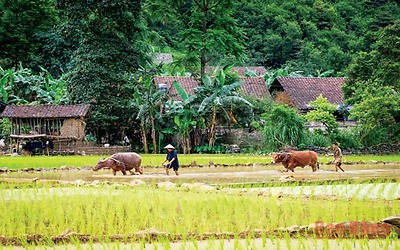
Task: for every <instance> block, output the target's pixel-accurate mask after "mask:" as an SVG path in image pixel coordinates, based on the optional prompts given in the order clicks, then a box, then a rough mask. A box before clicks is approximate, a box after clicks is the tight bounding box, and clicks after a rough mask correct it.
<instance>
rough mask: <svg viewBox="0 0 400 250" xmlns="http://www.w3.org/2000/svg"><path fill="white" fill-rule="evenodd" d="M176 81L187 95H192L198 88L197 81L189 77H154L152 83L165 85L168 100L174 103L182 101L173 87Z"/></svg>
mask: <svg viewBox="0 0 400 250" xmlns="http://www.w3.org/2000/svg"><path fill="white" fill-rule="evenodd" d="M175 81H177V82H179V84H180V85H181V86H182V88H183V89H184V90H185V91H186V93H188V94H189V95H193V94H194V89H195V88H196V87H197V86H198V84H197V81H196V79H195V78H194V77H191V76H155V77H154V83H155V84H166V85H167V92H168V94H169V96H170V98H172V99H174V100H175V101H182V99H181V97H180V96H179V94H178V92H177V91H176V89H175V88H174V86H173V83H174V82H175Z"/></svg>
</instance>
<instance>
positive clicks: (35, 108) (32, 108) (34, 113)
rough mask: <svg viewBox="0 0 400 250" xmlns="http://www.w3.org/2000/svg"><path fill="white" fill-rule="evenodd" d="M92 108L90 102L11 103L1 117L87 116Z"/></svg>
mask: <svg viewBox="0 0 400 250" xmlns="http://www.w3.org/2000/svg"><path fill="white" fill-rule="evenodd" d="M89 110H90V105H89V104H79V105H18V106H17V105H10V106H7V107H6V108H5V109H4V111H3V113H1V117H7V118H71V117H85V116H87V115H88V113H89Z"/></svg>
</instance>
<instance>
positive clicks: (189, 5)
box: [0, 0, 400, 152]
mask: <svg viewBox="0 0 400 250" xmlns="http://www.w3.org/2000/svg"><path fill="white" fill-rule="evenodd" d="M398 20H400V4H399V2H398V1H395V0H386V1H382V0H361V1H350V0H342V1H330V0H316V1H314V0H313V1H311V0H301V1H295V0H287V1H278V0H268V1H266V0H250V1H245V2H237V1H232V0H210V1H193V0H178V1H175V0H174V1H173V0H152V1H150V0H135V1H128V0H122V1H120V0H118V1H117V0H57V1H56V0H37V1H26V0H16V1H10V0H0V43H1V44H2V46H1V48H0V67H1V72H0V77H1V82H0V84H1V86H0V94H1V98H2V101H3V102H6V103H8V104H24V103H31V104H35V103H55V104H63V103H69V104H75V103H89V104H91V105H92V112H91V113H92V117H91V118H90V120H89V122H88V124H87V129H88V131H87V133H88V134H89V133H90V135H89V136H91V137H93V136H94V137H96V138H97V141H98V142H109V143H118V142H119V141H121V140H122V138H123V137H124V136H125V135H128V137H130V139H131V141H134V145H132V146H133V148H134V149H135V150H139V151H145V152H149V151H151V150H152V151H153V152H160V150H159V148H160V146H161V144H163V143H165V142H167V141H172V140H175V141H178V142H177V144H178V145H179V147H181V148H183V149H184V151H185V152H190V149H191V147H192V146H194V147H196V148H197V149H201V147H202V146H205V145H206V144H208V146H207V147H208V148H209V149H210V150H211V151H212V150H214V151H215V152H217V151H219V149H218V148H219V147H221V145H220V144H219V143H220V141H219V138H218V137H217V136H216V135H215V127H216V126H217V125H218V126H227V127H241V128H249V129H254V127H253V126H252V125H251V124H258V125H257V126H256V127H257V128H258V129H260V130H263V131H264V132H265V133H266V135H269V136H270V137H269V139H267V142H266V144H268V145H267V146H266V147H269V148H270V149H273V148H279V147H281V146H284V145H289V144H293V145H292V146H304V147H306V146H308V145H321V146H324V145H325V146H326V145H329V144H330V143H331V141H332V140H339V141H340V142H342V143H343V145H347V146H348V147H355V146H358V145H374V144H377V143H380V142H384V141H386V140H387V139H389V141H391V142H398V141H399V140H400V139H399V137H400V131H399V126H397V124H399V122H400V118H399V117H400V116H399V112H400V111H399V105H398V103H399V95H398V93H399V79H400V76H399V71H398V68H399V61H400V59H399V53H398V51H399V46H400V45H399V44H400V43H399V35H398V34H399V33H400V30H399V26H400V25H399V23H398V22H396V21H398ZM153 52H167V53H171V54H172V56H173V62H172V63H171V64H168V65H158V66H157V65H152V63H149V62H148V61H150V58H152V57H153V56H154V53H153ZM20 65H22V66H20ZM219 65H220V66H224V65H248V66H264V67H265V68H267V69H268V72H267V73H266V74H265V75H264V79H265V82H266V84H267V86H268V87H269V86H270V84H271V82H272V81H273V80H274V79H275V78H276V77H277V76H288V75H290V76H295V75H303V76H304V75H307V76H309V75H312V76H319V77H324V76H347V77H348V81H347V82H346V84H345V86H344V93H345V98H346V103H347V104H348V105H351V106H352V109H351V110H350V117H352V118H356V119H357V120H358V121H359V126H358V127H357V128H356V130H353V131H340V130H337V129H336V128H337V123H336V122H335V121H334V120H333V117H332V116H331V115H330V114H332V112H331V111H326V110H322V109H320V110H318V109H316V110H315V111H316V112H311V113H310V114H309V115H308V119H309V120H310V121H311V120H313V121H319V122H323V123H325V125H326V126H327V127H328V131H327V132H328V136H327V134H326V133H325V132H321V131H319V132H312V133H311V134H308V132H307V133H306V134H308V136H304V135H302V133H303V132H301V133H300V131H302V129H300V127H301V126H304V120H303V119H302V118H301V117H300V116H298V114H297V113H296V112H295V111H294V110H289V109H288V110H286V108H282V107H279V106H274V105H269V104H268V105H267V104H265V105H264V104H260V102H259V101H257V100H249V99H245V98H243V96H242V93H240V91H239V87H240V85H241V81H240V80H239V79H238V78H237V76H234V75H229V74H228V73H227V72H228V71H229V70H230V68H229V67H225V68H224V70H222V71H219V70H217V71H215V72H212V73H211V74H214V75H215V77H211V78H210V77H208V76H207V75H204V73H205V69H206V66H219ZM24 67H28V68H24ZM348 69H349V71H348V72H347V70H348ZM199 73H200V75H201V77H197V76H198V75H199ZM156 74H157V75H161V74H163V75H181V76H183V75H193V76H195V77H196V80H197V81H198V85H199V86H200V88H198V89H197V90H196V92H195V95H194V96H186V97H185V95H184V93H183V92H182V91H180V90H179V84H175V86H174V87H173V88H176V89H177V92H178V93H180V94H183V96H182V95H181V96H180V97H181V99H182V100H184V102H183V103H170V102H168V103H167V102H165V101H166V99H164V98H163V97H162V95H161V94H160V93H157V89H156V87H155V86H151V84H152V77H153V76H154V75H156ZM223 74H224V76H223V77H222V78H221V75H223ZM52 76H54V78H53V77H52ZM161 104H162V105H163V107H168V108H169V109H167V110H166V109H160V108H159V106H160V105H161ZM327 105H328V104H327ZM279 109H282V110H280V111H281V112H282V113H279V112H278V111H279ZM271 111H273V112H278V113H279V114H275V115H283V116H284V117H286V118H287V119H285V120H282V121H281V124H280V125H279V126H274V124H275V123H274V122H275V118H273V117H275V116H271ZM326 112H327V113H326ZM261 114H263V115H261ZM263 119H266V122H267V123H266V124H263ZM268 119H269V120H268ZM300 120H302V121H301V122H300ZM268 122H270V123H268ZM301 124H303V125H301ZM264 125H265V126H264ZM268 126H269V128H268ZM271 129H288V130H287V131H292V132H293V133H294V135H292V134H290V133H289V134H288V135H285V133H283V134H282V133H281V134H280V136H283V135H284V137H285V138H279V140H277V141H275V142H272V141H268V140H274V139H271V138H274V136H275V137H276V136H277V135H275V134H274V133H275V132H276V131H275V132H274V133H272V132H273V131H272V130H271ZM268 133H272V134H268ZM271 135H274V136H272V137H271ZM292 136H294V137H293V138H291V137H292ZM147 138H151V140H148V139H147ZM276 138H278V137H276ZM192 144H193V145H192ZM214 147H215V148H214ZM216 149H218V150H216ZM207 150H208V149H207Z"/></svg>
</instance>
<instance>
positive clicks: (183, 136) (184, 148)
mask: <svg viewBox="0 0 400 250" xmlns="http://www.w3.org/2000/svg"><path fill="white" fill-rule="evenodd" d="M181 140H182V148H183V154H186V153H187V148H186V136H185V134H182V137H181Z"/></svg>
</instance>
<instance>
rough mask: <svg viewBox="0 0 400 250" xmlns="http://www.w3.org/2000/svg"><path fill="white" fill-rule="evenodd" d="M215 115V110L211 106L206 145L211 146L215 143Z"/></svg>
mask: <svg viewBox="0 0 400 250" xmlns="http://www.w3.org/2000/svg"><path fill="white" fill-rule="evenodd" d="M216 117H217V111H216V110H215V108H213V112H212V117H211V124H210V127H209V131H208V146H210V147H212V146H214V143H215V122H216V121H215V120H216Z"/></svg>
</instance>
